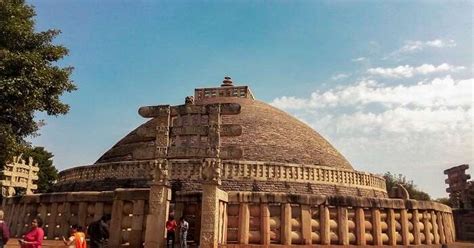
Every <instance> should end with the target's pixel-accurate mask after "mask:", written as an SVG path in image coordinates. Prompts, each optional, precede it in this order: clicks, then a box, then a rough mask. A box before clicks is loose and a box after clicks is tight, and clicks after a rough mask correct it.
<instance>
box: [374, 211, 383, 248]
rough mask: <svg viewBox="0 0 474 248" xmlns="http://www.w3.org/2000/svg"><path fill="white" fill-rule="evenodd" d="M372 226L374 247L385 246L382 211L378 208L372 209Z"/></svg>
mask: <svg viewBox="0 0 474 248" xmlns="http://www.w3.org/2000/svg"><path fill="white" fill-rule="evenodd" d="M372 225H373V226H372V231H373V235H374V245H377V246H381V245H382V244H383V241H382V226H381V224H380V210H379V209H377V208H373V209H372Z"/></svg>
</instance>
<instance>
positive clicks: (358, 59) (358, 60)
mask: <svg viewBox="0 0 474 248" xmlns="http://www.w3.org/2000/svg"><path fill="white" fill-rule="evenodd" d="M366 59H367V58H366V57H358V58H355V59H352V60H351V61H352V62H362V61H365V60H366Z"/></svg>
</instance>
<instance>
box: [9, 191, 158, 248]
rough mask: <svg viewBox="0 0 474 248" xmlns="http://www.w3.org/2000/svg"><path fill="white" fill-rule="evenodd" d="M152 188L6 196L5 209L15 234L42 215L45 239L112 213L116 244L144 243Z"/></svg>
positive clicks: (66, 234)
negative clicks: (149, 196) (145, 221)
mask: <svg viewBox="0 0 474 248" xmlns="http://www.w3.org/2000/svg"><path fill="white" fill-rule="evenodd" d="M148 195H149V190H146V189H117V190H115V191H105V192H70V193H50V194H35V195H25V196H21V197H20V196H18V197H9V198H6V199H4V202H3V206H2V209H3V211H4V212H5V220H6V222H7V223H8V224H9V226H10V230H11V236H12V237H16V238H20V237H21V236H22V235H23V234H24V233H25V232H26V231H27V230H28V229H29V228H30V225H31V220H32V219H33V218H34V217H36V216H38V217H40V218H41V219H42V220H43V229H44V231H45V239H51V240H54V239H56V240H58V239H61V237H62V236H65V237H67V236H69V232H70V227H71V225H74V224H76V225H80V226H82V227H87V226H88V225H89V224H90V223H91V222H93V221H95V220H98V219H100V218H101V217H102V216H103V215H104V214H111V216H112V220H111V223H110V226H111V229H110V233H111V237H110V239H109V244H110V243H112V244H119V245H115V246H112V247H119V246H120V247H122V246H125V247H140V246H141V244H142V243H143V240H144V228H145V223H144V219H145V216H146V214H147V209H148Z"/></svg>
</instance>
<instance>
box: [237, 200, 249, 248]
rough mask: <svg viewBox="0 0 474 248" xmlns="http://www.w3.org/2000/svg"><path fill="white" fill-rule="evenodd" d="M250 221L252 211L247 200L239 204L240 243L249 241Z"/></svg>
mask: <svg viewBox="0 0 474 248" xmlns="http://www.w3.org/2000/svg"><path fill="white" fill-rule="evenodd" d="M249 222H250V212H249V204H248V203H246V202H242V203H240V206H239V234H238V235H239V238H238V242H239V244H248V243H249V224H250V223H249Z"/></svg>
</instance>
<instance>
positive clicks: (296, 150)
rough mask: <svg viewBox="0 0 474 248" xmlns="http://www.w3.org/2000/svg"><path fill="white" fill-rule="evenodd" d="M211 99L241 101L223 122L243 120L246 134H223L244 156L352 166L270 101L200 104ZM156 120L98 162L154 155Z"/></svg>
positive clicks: (274, 160) (330, 165)
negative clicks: (233, 112) (236, 111)
mask: <svg viewBox="0 0 474 248" xmlns="http://www.w3.org/2000/svg"><path fill="white" fill-rule="evenodd" d="M210 103H238V104H240V106H241V112H240V114H238V115H224V116H223V117H222V123H223V124H240V125H241V126H242V135H240V136H236V137H221V142H222V145H224V146H225V145H237V146H240V147H241V148H242V150H243V157H242V158H241V159H240V160H248V161H265V162H283V163H295V164H311V165H322V166H328V167H334V168H344V169H352V166H351V165H350V163H349V162H348V161H347V160H346V159H345V158H344V157H343V156H342V155H341V154H340V153H339V152H338V151H337V150H336V149H335V148H334V147H333V146H332V145H331V144H330V143H329V142H328V141H327V140H325V139H324V138H323V137H322V136H321V135H320V134H318V133H317V132H316V131H314V130H313V129H312V128H310V127H309V126H307V125H306V124H304V123H303V122H301V121H299V120H297V119H296V118H294V117H292V116H290V115H289V114H287V113H285V112H283V111H281V110H279V109H277V108H274V107H272V106H270V105H269V104H266V103H263V102H260V101H257V100H254V99H251V98H237V97H215V98H207V99H204V100H202V101H199V102H197V103H196V104H210ZM154 124H155V122H154V119H152V120H150V121H148V122H147V123H145V124H143V125H141V126H140V127H138V128H137V129H135V130H134V131H132V132H131V133H129V134H128V135H127V136H125V137H124V138H123V139H122V140H121V141H119V142H118V143H117V144H116V145H115V146H114V147H112V148H111V149H110V150H109V151H107V152H106V153H105V154H104V155H103V156H102V157H101V158H100V159H99V160H98V161H97V162H96V163H104V162H116V161H127V160H137V159H151V158H152V157H150V156H147V155H146V154H151V153H150V152H148V151H146V149H148V148H147V147H150V145H149V143H152V142H153V141H154V136H153V135H149V134H148V132H151V130H153V129H154Z"/></svg>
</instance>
